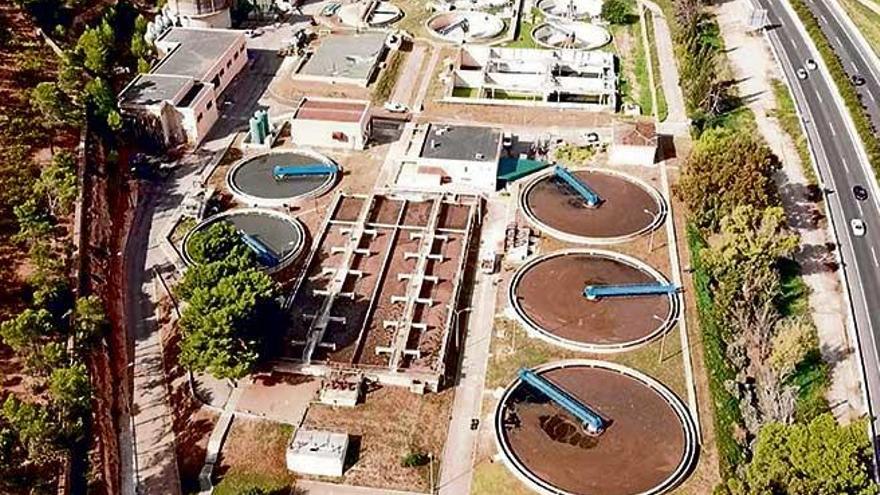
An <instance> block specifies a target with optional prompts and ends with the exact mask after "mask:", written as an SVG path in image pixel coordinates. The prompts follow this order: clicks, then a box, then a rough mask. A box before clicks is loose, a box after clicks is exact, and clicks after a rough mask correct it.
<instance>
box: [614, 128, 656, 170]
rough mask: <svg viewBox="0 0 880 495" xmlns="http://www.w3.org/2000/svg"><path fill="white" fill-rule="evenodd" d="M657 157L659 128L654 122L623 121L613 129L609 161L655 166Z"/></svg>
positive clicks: (615, 163)
mask: <svg viewBox="0 0 880 495" xmlns="http://www.w3.org/2000/svg"><path fill="white" fill-rule="evenodd" d="M656 157H657V129H656V126H655V125H654V123H653V122H647V121H642V122H623V123H619V124H617V125H615V126H614V128H613V130H612V140H611V146H610V148H609V149H608V162H609V163H610V164H611V165H642V166H645V167H650V166H653V165H654V163H655V161H656Z"/></svg>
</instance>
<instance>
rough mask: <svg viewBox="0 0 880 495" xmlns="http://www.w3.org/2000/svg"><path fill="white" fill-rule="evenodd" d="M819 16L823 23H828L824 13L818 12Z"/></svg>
mask: <svg viewBox="0 0 880 495" xmlns="http://www.w3.org/2000/svg"><path fill="white" fill-rule="evenodd" d="M819 18H820V19H822V22H824V23H825V24H828V19H826V18H825V16H824V15H822V14H819Z"/></svg>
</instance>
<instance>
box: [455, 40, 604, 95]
mask: <svg viewBox="0 0 880 495" xmlns="http://www.w3.org/2000/svg"><path fill="white" fill-rule="evenodd" d="M449 90H450V94H448V95H447V96H446V98H444V99H445V100H446V101H451V102H456V103H476V104H483V105H486V104H491V105H526V106H542V107H555V108H573V109H574V108H576V109H583V110H611V111H614V110H616V108H617V75H616V73H615V71H614V54H612V53H610V52H604V51H599V50H574V49H557V50H543V49H532V48H497V47H489V46H474V45H468V46H465V47H463V48H461V50H459V54H458V60H457V61H456V65H455V69H454V70H453V74H452V84H450V88H449Z"/></svg>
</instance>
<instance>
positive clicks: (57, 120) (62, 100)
mask: <svg viewBox="0 0 880 495" xmlns="http://www.w3.org/2000/svg"><path fill="white" fill-rule="evenodd" d="M31 104H32V105H33V107H34V109H35V110H36V111H37V112H39V113H40V116H41V119H42V120H41V121H42V122H45V124H47V127H48V128H49V129H52V128H54V127H56V126H58V125H61V124H75V123H76V122H77V119H78V112H77V108H76V107H75V106H74V105H73V103H72V102H71V101H70V99H69V98H68V97H67V95H66V94H64V92H63V91H61V88H59V86H58V83H55V82H41V83H39V84H37V86H36V87H35V88H34V89H33V90H32V91H31Z"/></svg>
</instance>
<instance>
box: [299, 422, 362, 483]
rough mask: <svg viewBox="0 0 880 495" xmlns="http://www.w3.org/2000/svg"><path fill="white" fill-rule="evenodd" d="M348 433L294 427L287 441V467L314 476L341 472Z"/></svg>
mask: <svg viewBox="0 0 880 495" xmlns="http://www.w3.org/2000/svg"><path fill="white" fill-rule="evenodd" d="M347 451H348V435H347V434H345V433H333V432H329V431H322V430H296V432H294V434H293V437H292V438H291V439H290V443H289V444H287V452H286V455H285V458H286V460H287V469H289V470H291V471H293V472H295V473H302V474H311V475H315V476H342V473H343V472H344V470H345V454H346V452H347Z"/></svg>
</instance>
